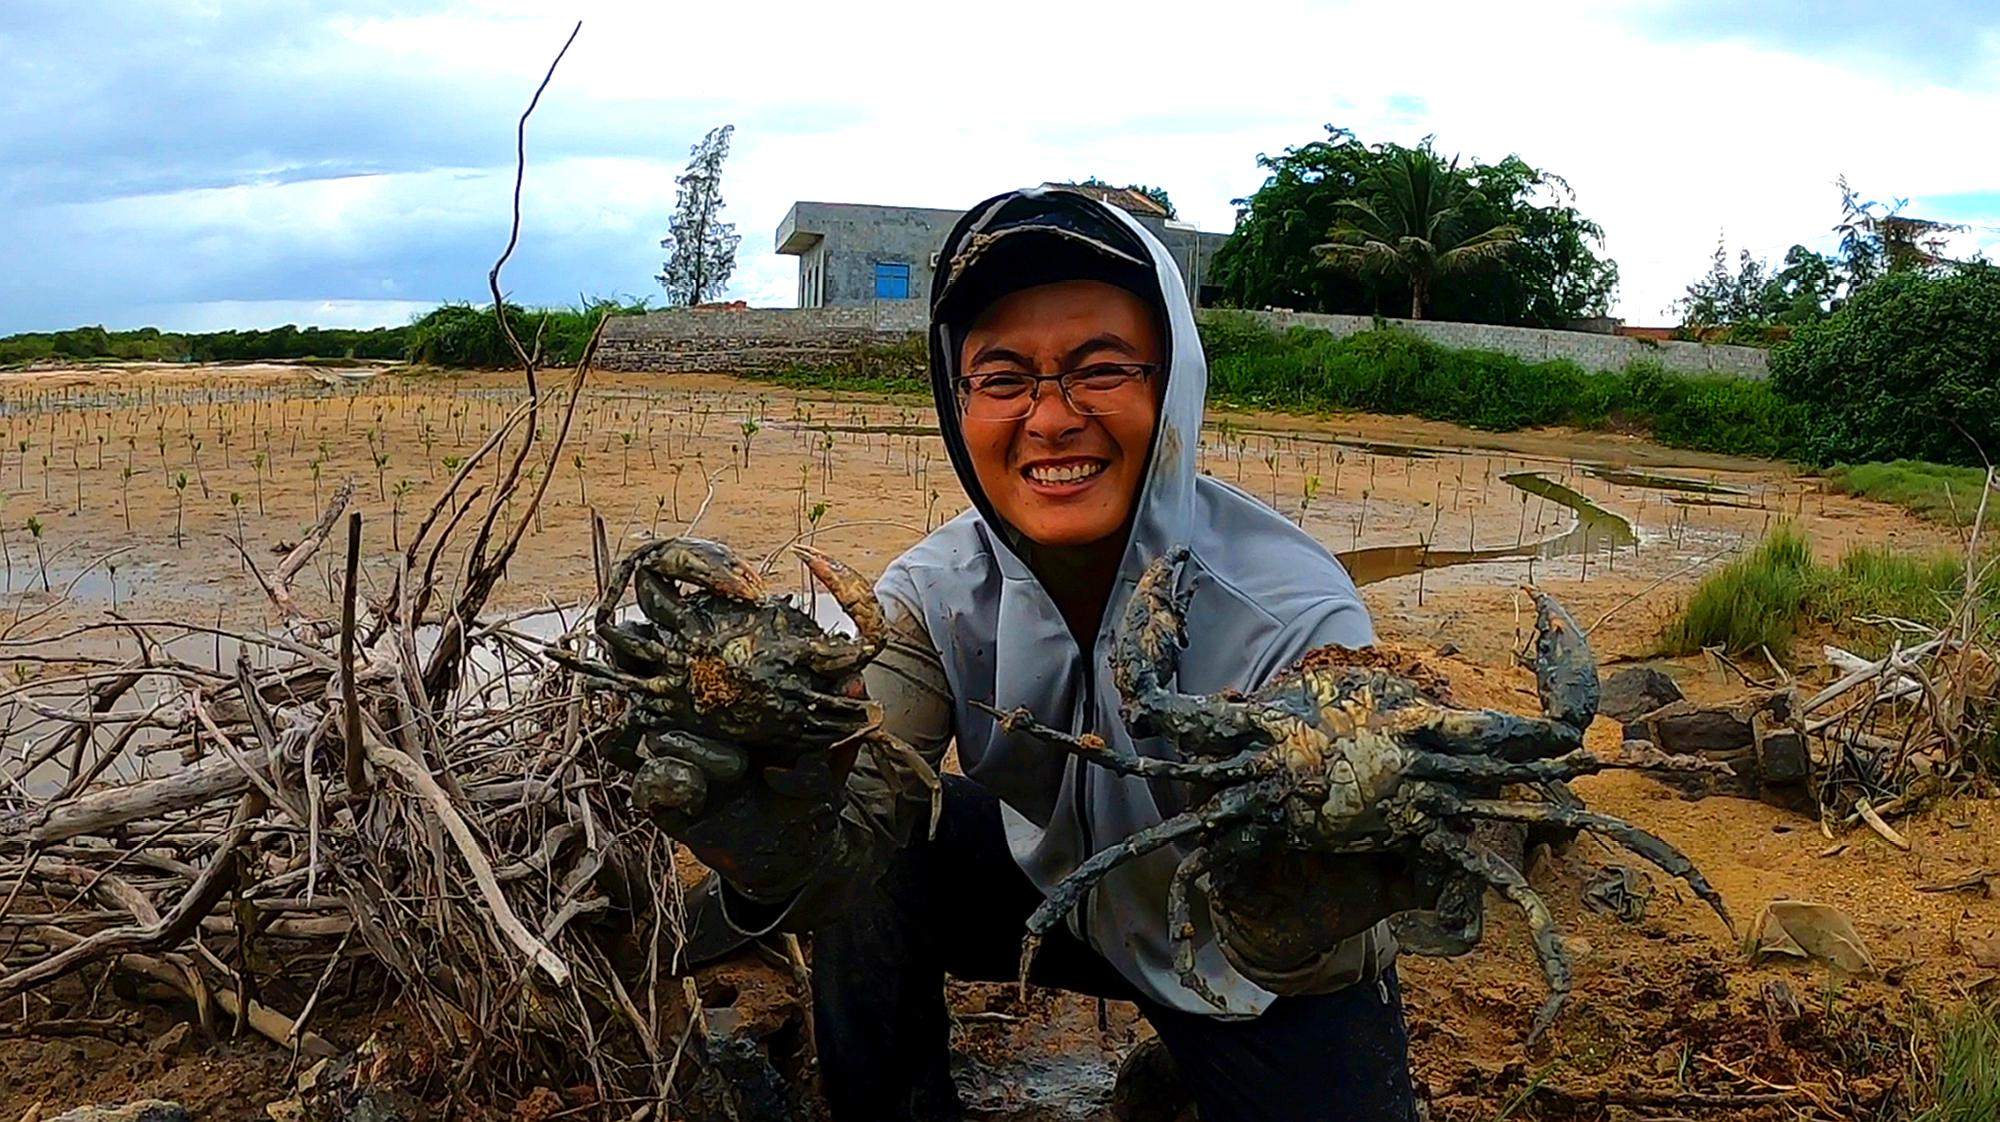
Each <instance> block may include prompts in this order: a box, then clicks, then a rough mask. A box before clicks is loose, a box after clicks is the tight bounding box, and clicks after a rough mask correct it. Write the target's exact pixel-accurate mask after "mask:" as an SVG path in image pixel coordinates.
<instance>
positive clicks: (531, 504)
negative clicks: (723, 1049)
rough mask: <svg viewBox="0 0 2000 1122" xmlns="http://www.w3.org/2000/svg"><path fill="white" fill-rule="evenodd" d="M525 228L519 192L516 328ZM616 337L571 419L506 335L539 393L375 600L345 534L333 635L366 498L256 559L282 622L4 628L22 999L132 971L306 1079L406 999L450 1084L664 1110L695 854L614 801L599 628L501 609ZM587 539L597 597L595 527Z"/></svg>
mask: <svg viewBox="0 0 2000 1122" xmlns="http://www.w3.org/2000/svg"><path fill="white" fill-rule="evenodd" d="M574 38H575V34H574V32H572V34H571V40H572V41H573V40H574ZM567 49H568V44H565V45H564V51H567ZM561 58H562V55H561V54H560V53H559V54H558V55H557V56H556V61H557V62H558V63H559V62H560V61H561ZM554 70H555V64H554V63H552V64H551V65H550V68H549V73H550V76H553V73H554ZM547 84H548V79H547V78H544V80H543V84H542V88H546V86H547ZM540 96H541V90H539V89H538V90H537V92H536V95H535V98H536V100H537V101H538V100H539V98H540ZM533 111H534V102H531V103H530V104H529V106H528V109H527V111H526V112H524V113H523V114H522V116H521V120H520V127H521V134H522V138H523V140H522V143H523V144H524V143H525V129H526V125H527V121H528V117H529V115H530V114H532V113H533ZM519 230H520V181H519V178H518V177H517V180H516V186H515V196H514V226H513V236H511V237H510V239H509V241H508V245H507V249H506V251H505V252H503V253H502V254H501V255H500V258H499V261H498V262H496V264H495V265H494V267H493V270H492V272H491V274H490V275H489V284H490V286H491V289H492V292H493V297H494V304H495V306H496V307H504V306H505V301H504V300H503V299H502V294H501V290H500V281H499V277H500V270H501V268H502V266H504V265H505V263H506V261H507V259H508V257H509V256H510V255H511V254H512V252H513V248H514V245H515V242H516V240H518V235H519ZM603 322H604V321H603V319H602V318H600V319H599V320H598V322H597V324H596V327H595V331H594V333H593V334H592V335H591V337H590V340H589V342H588V344H587V345H586V346H585V347H584V350H583V357H582V360H581V361H580V362H579V363H578V365H577V367H576V370H575V375H574V378H573V379H572V380H571V382H570V383H569V385H568V386H567V394H566V400H564V401H561V402H559V403H551V402H548V401H545V395H544V393H543V390H542V387H541V385H540V380H539V377H538V369H539V367H540V364H541V360H542V353H543V340H542V339H541V337H540V333H539V330H538V332H537V335H536V337H535V338H534V339H532V340H529V341H528V342H527V343H525V344H524V343H523V342H522V340H521V339H520V338H519V337H517V335H516V334H515V332H514V329H513V327H512V326H511V325H510V324H509V323H508V322H507V321H506V320H504V319H503V320H502V321H501V329H502V331H503V332H504V333H505V334H506V336H507V339H508V342H509V345H510V347H512V349H513V351H514V353H515V355H516V356H517V358H518V359H519V360H520V363H521V366H522V369H523V371H524V373H525V376H526V381H527V399H526V401H525V402H523V403H522V405H521V406H520V407H519V408H518V409H516V410H515V411H514V412H513V413H512V414H511V415H509V417H508V418H507V419H506V420H505V422H504V423H502V424H500V425H497V426H496V427H495V429H494V431H493V433H492V434H491V436H489V437H488V438H487V440H486V441H485V442H484V444H483V445H482V446H481V447H480V448H479V449H478V451H477V452H475V453H474V454H472V455H471V456H469V457H467V458H466V460H465V462H464V463H463V464H461V465H459V466H458V468H457V470H456V473H455V474H454V475H453V477H452V478H451V480H450V481H449V482H448V483H447V484H446V485H445V486H444V487H443V488H442V490H441V491H440V493H439V494H438V495H437V497H436V499H435V501H434V502H433V503H432V505H431V507H430V509H429V511H428V513H427V514H426V515H425V516H424V518H423V519H422V521H421V522H420V523H419V524H418V526H417V528H416V530H415V532H414V534H412V535H411V536H410V537H409V539H408V540H407V543H406V544H404V545H403V546H402V547H401V549H400V551H399V552H398V554H397V555H396V556H395V558H394V571H393V576H392V577H390V578H388V579H386V580H385V581H381V582H377V586H376V587H375V588H373V589H371V590H364V589H362V588H361V587H360V586H361V584H362V583H363V579H362V578H363V576H364V573H363V570H362V567H361V565H360V563H359V562H360V552H361V551H360V544H361V516H360V514H359V512H355V513H352V514H350V515H349V516H348V525H347V538H346V550H347V552H346V579H345V583H344V586H343V588H342V596H341V603H340V604H339V605H338V606H337V607H338V614H337V616H335V615H334V612H333V607H334V606H332V605H329V606H328V608H327V609H326V611H325V613H324V614H318V615H316V614H315V613H314V612H313V611H312V610H310V609H308V608H307V607H306V606H305V605H304V603H302V601H301V600H300V598H299V597H298V596H296V595H295V594H294V592H293V589H292V579H293V577H294V576H295V575H296V574H297V573H298V572H299V571H300V570H301V569H302V568H303V567H304V566H305V565H306V564H307V562H308V561H309V560H311V558H312V557H313V556H314V555H315V554H316V553H317V552H318V551H319V550H320V549H321V548H322V547H324V546H325V545H326V544H327V542H328V540H329V538H331V537H332V535H333V531H334V529H335V528H336V525H337V524H338V522H339V520H340V516H341V515H342V513H343V512H344V511H345V509H346V507H347V505H348V503H349V501H350V499H351V498H352V494H353V485H352V483H351V482H350V483H349V484H347V485H345V486H343V487H342V488H341V489H340V491H339V492H338V494H337V495H336V496H335V497H334V499H333V501H332V502H330V503H329V504H328V506H327V507H326V508H325V511H324V514H323V515H322V517H321V518H320V520H319V523H318V524H317V525H316V526H315V527H314V528H313V529H312V531H311V532H310V533H309V534H308V535H306V537H305V538H304V539H303V540H302V541H301V542H300V543H299V544H298V545H297V546H296V547H295V548H293V549H292V550H291V551H290V553H289V554H288V555H287V556H285V557H284V559H283V560H282V561H280V562H279V563H278V564H277V565H276V566H275V567H274V568H273V569H271V570H270V571H269V572H264V571H262V570H261V569H259V568H258V566H257V565H256V563H255V562H254V561H252V560H251V558H250V555H249V552H248V550H247V549H245V548H244V543H242V542H236V543H235V544H236V546H237V548H238V550H239V552H242V554H243V556H244V559H245V561H246V563H248V564H249V565H250V567H251V569H252V570H253V571H255V572H256V573H257V577H258V580H259V582H260V583H261V584H262V585H263V587H264V590H265V592H266V594H267V595H268V597H269V599H270V601H271V603H272V605H273V606H274V608H275V609H276V612H277V615H278V616H279V618H280V619H281V621H282V626H281V628H280V629H278V630H277V631H274V632H271V633H243V632H233V631H228V630H225V629H223V628H222V627H220V626H219V625H218V626H217V627H206V626H202V625H199V624H193V623H188V622H183V621H175V620H161V619H143V618H131V617H126V616H121V615H118V614H116V613H112V614H111V617H110V618H109V619H106V620H104V621H102V622H96V623H90V624H85V625H82V626H78V627H73V628H70V629H68V630H64V631H59V632H56V633H52V634H41V635H31V636H27V637H15V636H9V635H6V634H4V633H0V656H4V657H6V658H8V659H10V660H14V661H15V662H16V663H17V665H19V664H40V665H42V666H44V667H45V668H46V670H47V672H46V673H44V674H42V675H40V676H38V677H35V678H33V679H32V680H29V681H25V682H23V683H20V684H17V685H15V686H14V687H12V688H10V689H7V690H5V691H0V704H4V705H6V706H7V707H8V712H9V721H10V724H9V730H10V735H9V736H8V737H7V738H6V748H5V750H4V753H3V754H0V1000H5V999H13V1000H14V1001H16V1002H20V1003H22V1008H23V1009H24V1010H25V1011H27V1012H26V1015H27V1016H28V1017H29V1019H30V1020H34V1019H36V1018H37V1017H43V1018H46V1017H50V1016H57V1015H60V1013H61V1012H62V1007H63V1006H65V1005H74V1004H77V1003H78V1002H79V1001H80V1002H82V1003H84V1004H88V1003H89V1002H91V1001H94V1000H95V993H94V992H92V989H93V988H92V987H87V988H86V989H85V990H84V996H83V997H82V998H80V999H79V998H77V997H76V994H77V990H76V989H75V988H74V987H70V988H56V987H54V986H53V984H54V983H57V982H58V981H60V980H62V979H65V978H69V977H71V976H75V975H83V976H84V980H85V981H86V982H91V981H92V980H93V979H92V977H91V976H92V975H95V981H96V983H97V984H96V985H95V987H94V989H101V988H102V985H101V983H102V982H103V981H104V980H105V979H107V978H110V977H112V976H114V975H125V976H129V977H131V978H132V979H134V980H135V982H136V984H138V985H139V986H140V987H141V988H142V989H144V988H145V987H149V986H150V987H165V988H166V989H168V990H170V991H178V993H179V994H181V995H183V996H184V997H185V998H186V999H187V1000H189V1001H191V1002H192V1003H193V1005H194V1008H195V1010H196V1011H197V1012H198V1015H199V1017H200V1019H201V1021H202V1023H203V1024H204V1026H207V1027H210V1028H217V1029H220V1030H222V1031H227V1030H228V1029H229V1028H230V1027H231V1023H232V1022H233V1028H234V1030H235V1031H236V1032H239V1033H240V1032H244V1031H249V1032H255V1033H257V1034H260V1035H262V1036H264V1037H267V1038H269V1039H270V1040H271V1041H273V1042H275V1043H277V1044H279V1045H282V1046H284V1047H286V1048H289V1049H294V1050H296V1052H298V1053H300V1054H303V1055H307V1056H314V1055H326V1054H330V1053H331V1052H332V1051H333V1050H334V1049H333V1047H332V1045H330V1044H329V1043H328V1042H327V1041H326V1040H324V1039H322V1038H321V1037H320V1036H318V1035H317V1034H315V1033H314V1032H313V1030H312V1026H313V1024H314V1017H315V1014H316V1012H317V1011H319V1010H322V1009H324V1008H325V1007H326V1006H327V1005H328V1004H329V1001H328V999H327V994H328V993H329V991H330V990H333V989H335V988H336V986H337V985H339V984H344V986H345V988H346V990H347V991H349V992H352V991H354V990H355V989H356V988H357V984H358V983H361V982H367V983H386V984H387V988H388V989H390V990H393V991H396V992H400V994H401V996H402V1007H403V1008H405V1009H407V1010H411V1011H413V1012H414V1013H415V1014H416V1015H417V1016H419V1017H420V1018H421V1019H422V1021H423V1022H424V1028H425V1029H427V1030H428V1032H427V1034H428V1036H429V1038H430V1039H432V1040H434V1041H436V1042H437V1053H438V1056H439V1057H449V1058H450V1059H449V1063H448V1064H444V1063H440V1064H439V1065H438V1066H437V1067H436V1069H435V1074H437V1075H439V1076H445V1077H448V1078H449V1079H450V1080H451V1086H450V1087H448V1088H442V1090H446V1091H455V1092H463V1091H464V1090H466V1089H467V1088H468V1087H469V1086H471V1085H473V1081H474V1079H475V1078H476V1079H477V1081H478V1083H477V1085H478V1087H479V1088H480V1090H481V1091H482V1092H489V1093H490V1092H493V1091H501V1092H504V1091H505V1090H507V1089H508V1088H509V1087H520V1086H522V1085H523V1084H524V1082H525V1081H526V1080H527V1079H528V1078H530V1077H532V1078H533V1079H535V1080H536V1081H546V1080H548V1079H551V1078H555V1079H562V1078H571V1079H573V1080H574V1081H576V1082H587V1083H590V1084H592V1085H593V1086H594V1087H595V1088H596V1089H597V1092H598V1094H600V1095H601V1096H603V1102H604V1104H605V1105H606V1106H607V1107H612V1106H615V1107H616V1115H617V1117H619V1118H625V1117H628V1116H631V1115H632V1114H633V1104H635V1103H645V1104H661V1105H664V1104H665V1103H666V1101H667V1098H666V1096H667V1093H668V1091H669V1089H670V1088H671V1087H672V1086H673V1085H674V1082H675V1074H676V1071H677V1069H678V1068H679V1066H680V1059H681V1055H682V1053H683V1050H684V1049H685V1048H686V1045H687V1044H688V1041H689V1039H690V1037H691V1036H692V1035H693V1033H692V1028H693V1027H694V1025H695V1023H696V1022H697V1021H698V1020H699V1018H700V1012H699V1008H698V1002H697V1001H696V1000H695V996H696V995H695V994H694V993H693V989H692V985H691V984H689V983H687V982H685V980H684V981H683V982H682V983H681V984H680V985H678V986H676V985H674V984H673V983H672V982H670V981H666V979H669V978H670V977H671V976H672V975H673V974H674V973H675V967H676V965H677V956H678V955H679V953H680V948H681V945H682V940H681V936H682V915H683V911H682V901H681V900H680V897H679V885H680V878H678V877H677V876H676V875H675V873H674V869H673V857H674V854H673V843H672V842H671V841H670V840H669V839H667V838H665V837H664V836H663V835H661V834H660V833H659V832H658V831H657V830H654V829H652V828H650V824H645V823H640V822H637V821H634V820H633V818H632V815H631V810H630V806H629V800H628V799H627V798H626V796H625V794H624V793H623V792H622V791H618V790H614V789H612V788H611V787H609V786H608V785H607V783H606V782H605V781H602V780H600V779H599V777H598V774H597V770H596V753H595V751H594V750H593V749H592V745H591V743H590V741H591V738H592V730H594V729H600V728H603V727H606V722H605V721H604V720H602V719H601V717H602V715H601V714H594V713H592V712H590V711H589V710H590V707H591V706H592V705H593V704H594V703H593V702H592V701H590V700H589V699H588V698H587V697H586V695H585V693H584V690H583V687H582V684H581V683H580V681H579V680H578V678H577V676H576V675H575V673H574V672H572V671H571V670H568V669H566V668H565V667H563V666H562V665H560V664H558V663H557V662H556V661H555V660H553V659H552V658H551V657H549V652H550V651H552V650H558V649H560V650H565V651H569V652H571V653H577V654H580V653H582V651H581V644H582V643H584V642H585V638H584V636H585V635H586V634H587V633H586V632H585V631H583V630H581V629H579V628H577V627H575V624H576V623H577V622H578V621H580V620H584V619H587V616H586V615H585V613H584V612H582V611H581V610H578V611H576V612H575V613H573V614H572V613H565V612H562V611H560V610H558V611H556V612H555V613H553V618H554V619H555V623H556V625H555V627H554V628H553V633H552V634H551V633H549V631H550V629H549V628H546V627H541V628H537V627H536V626H534V624H535V623H536V622H540V621H535V620H531V619H529V618H528V617H527V616H513V617H507V618H501V619H497V620H493V619H483V618H482V612H483V611H484V609H485V607H486V605H487V601H488V598H489V597H490V595H491V594H492V592H493V590H494V588H495V587H496V585H497V584H498V583H499V582H500V580H501V578H502V576H503V575H504V573H505V571H506V568H507V565H508V562H509V560H510V559H511V558H512V557H513V556H514V554H515V551H516V550H517V549H518V548H519V547H520V545H521V542H522V539H523V537H524V535H525V534H526V533H527V532H528V530H529V528H530V527H531V526H533V525H534V521H535V511H536V509H537V507H538V506H539V505H540V503H541V501H542V498H543V495H544V493H545V492H546V490H547V488H548V485H549V480H550V478H551V477H552V476H553V475H554V474H555V472H554V470H553V468H554V467H555V466H556V465H557V464H558V463H559V462H560V461H559V457H560V456H561V455H562V454H563V448H564V444H565V441H566V440H567V439H568V436H569V431H570V422H571V420H572V418H573V417H574V415H575V411H576V404H577V400H578V396H579V394H580V392H581V390H582V386H583V382H584V379H585V374H586V372H587V370H588V369H589V366H590V363H591V360H592V357H593V355H594V354H595V351H596V348H597V343H598V339H599V338H600V337H601V335H602V331H603ZM554 404H559V405H560V409H559V410H558V411H559V420H558V423H557V424H556V425H555V427H554V433H553V436H552V437H549V438H545V437H544V435H543V424H544V420H545V418H544V413H545V412H549V411H551V409H552V405H554ZM475 479H478V480H483V481H484V482H481V483H475V482H474V480H475ZM596 544H597V546H598V547H599V550H600V557H599V565H598V573H599V580H600V586H601V583H602V580H603V577H604V574H605V573H606V572H607V570H608V568H609V565H608V557H606V556H605V555H604V552H603V551H604V550H605V549H606V548H607V546H606V544H605V542H604V535H603V527H602V524H601V523H598V524H597V535H596ZM441 561H443V562H445V566H444V567H445V568H446V570H447V571H448V572H447V575H448V576H449V577H450V584H449V587H447V585H446V584H445V578H443V577H441V576H440V572H439V568H440V562H441ZM381 584H386V585H387V587H386V589H382V588H380V585H381ZM364 591H371V592H372V591H379V592H380V593H381V594H380V595H365V594H364ZM545 618H546V617H545ZM16 630H18V627H17V628H16ZM538 631H539V632H541V633H540V634H538V633H537V632H538ZM224 644H227V649H226V650H225V646H224ZM93 651H96V652H106V653H92V652H93ZM211 652H212V657H211ZM230 652H233V658H229V657H226V656H227V655H228V654H229V653H230ZM628 981H629V982H631V983H632V985H631V987H630V988H629V989H628V987H627V985H626V982H628ZM370 988H373V986H371V987H370ZM635 995H636V996H635ZM662 995H667V996H666V998H663V997H662ZM704 1039H705V1038H704ZM697 1051H699V1049H698V1050H697ZM699 1059H700V1056H695V1057H694V1059H693V1060H691V1061H690V1067H691V1068H693V1067H695V1066H696V1064H695V1061H697V1060H699Z"/></svg>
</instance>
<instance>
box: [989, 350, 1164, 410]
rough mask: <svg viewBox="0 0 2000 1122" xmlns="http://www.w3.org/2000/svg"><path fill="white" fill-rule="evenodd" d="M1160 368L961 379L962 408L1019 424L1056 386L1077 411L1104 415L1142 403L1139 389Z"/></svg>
mask: <svg viewBox="0 0 2000 1122" xmlns="http://www.w3.org/2000/svg"><path fill="white" fill-rule="evenodd" d="M1159 369H1160V368H1159V366H1158V365H1157V364H1155V363H1150V362H1099V363H1093V364H1091V365H1089V366H1082V367H1078V368H1077V369H1075V370H1065V371H1063V372H1062V373H1060V374H1027V373H1022V372H1019V371H1013V370H1009V371H1007V372H1005V373H995V374H967V375H964V376H962V377H960V378H959V379H958V405H959V409H960V410H961V411H963V412H964V414H965V417H966V419H967V420H972V421H1018V420H1020V419H1021V418H1023V417H1025V416H1027V415H1028V414H1030V413H1032V412H1034V411H1035V403H1036V402H1037V401H1039V400H1041V396H1042V383H1044V382H1054V383H1055V384H1056V390H1057V391H1058V392H1059V393H1061V394H1062V399H1063V403H1064V404H1065V405H1068V406H1069V407H1070V410H1071V411H1072V412H1075V413H1077V414H1079V415H1080V416H1085V417H1103V416H1108V415H1109V414H1112V413H1116V412H1118V411H1119V410H1121V409H1129V408H1131V407H1132V406H1133V405H1135V404H1137V402H1138V400H1139V395H1138V394H1137V393H1136V392H1134V391H1135V390H1136V389H1138V388H1139V387H1140V386H1142V385H1144V383H1145V381H1146V379H1147V378H1149V377H1151V376H1152V375H1153V374H1154V373H1156V372H1157V371H1158V370H1159Z"/></svg>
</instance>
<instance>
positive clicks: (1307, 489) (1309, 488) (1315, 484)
mask: <svg viewBox="0 0 2000 1122" xmlns="http://www.w3.org/2000/svg"><path fill="white" fill-rule="evenodd" d="M1318 494H1319V476H1317V475H1308V476H1306V477H1305V480H1304V482H1302V483H1301V484H1300V485H1299V519H1298V521H1299V526H1300V527H1302V528H1303V527H1304V526H1305V524H1306V511H1307V510H1308V509H1310V508H1311V506H1312V503H1313V499H1314V498H1315V497H1316V496H1318Z"/></svg>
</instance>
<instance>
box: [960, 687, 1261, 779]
mask: <svg viewBox="0 0 2000 1122" xmlns="http://www.w3.org/2000/svg"><path fill="white" fill-rule="evenodd" d="M973 705H974V707H976V708H979V709H983V710H985V711H986V712H987V713H989V714H991V715H992V716H993V717H994V718H995V719H996V720H998V721H999V722H1000V727H1001V728H1003V729H1006V730H1007V731H1008V732H1025V733H1027V734H1028V735H1029V736H1032V737H1034V738H1035V739H1037V740H1041V741H1046V742H1047V743H1049V744H1053V745H1055V746H1056V747H1058V748H1061V749H1063V750H1064V751H1067V752H1072V753H1075V754H1076V755H1078V756H1080V757H1082V758H1083V759H1085V760H1088V761H1090V762H1091V763H1093V764H1096V765H1097V766H1099V767H1101V768H1103V769H1104V770H1106V771H1112V772H1116V773H1118V774H1119V775H1135V776H1138V777H1139V778H1141V779H1179V780H1183V781H1186V782H1192V783H1241V782H1245V781H1247V780H1251V779H1256V778H1258V777H1259V776H1261V775H1264V774H1267V773H1268V772H1269V770H1270V768H1271V767H1272V766H1273V765H1271V764H1270V763H1269V762H1268V761H1267V760H1266V759H1265V758H1264V755H1263V753H1261V752H1259V751H1258V750H1256V749H1249V750H1246V751H1244V752H1240V753H1238V754H1237V755H1235V756H1232V757H1230V758H1229V759H1226V760H1198V761H1196V760H1161V759H1155V758H1153V757H1152V756H1127V755H1125V754H1123V753H1120V752H1114V751H1112V749H1111V746H1110V745H1109V744H1107V743H1105V741H1104V738H1103V737H1101V736H1097V735H1095V734H1089V733H1087V734H1085V735H1083V736H1072V735H1071V734H1069V733H1066V732H1062V731H1060V730H1058V729H1054V728H1051V727H1049V726H1048V725H1045V724H1043V723H1041V722H1040V721H1037V720H1036V719H1035V715H1034V714H1033V713H1031V712H1029V711H1028V710H1027V709H1026V708H1017V709H1010V710H1001V709H996V708H994V707H993V706H991V705H987V704H985V703H983V702H977V701H975V702H973Z"/></svg>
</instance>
